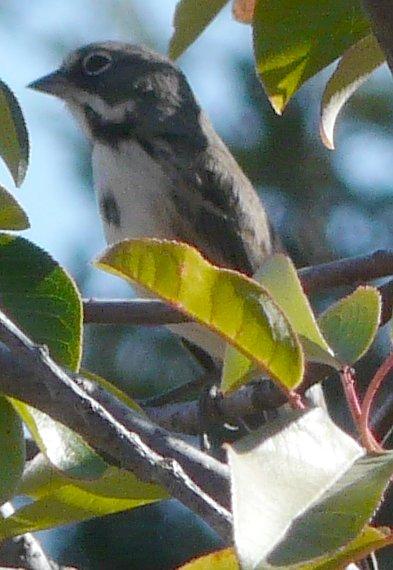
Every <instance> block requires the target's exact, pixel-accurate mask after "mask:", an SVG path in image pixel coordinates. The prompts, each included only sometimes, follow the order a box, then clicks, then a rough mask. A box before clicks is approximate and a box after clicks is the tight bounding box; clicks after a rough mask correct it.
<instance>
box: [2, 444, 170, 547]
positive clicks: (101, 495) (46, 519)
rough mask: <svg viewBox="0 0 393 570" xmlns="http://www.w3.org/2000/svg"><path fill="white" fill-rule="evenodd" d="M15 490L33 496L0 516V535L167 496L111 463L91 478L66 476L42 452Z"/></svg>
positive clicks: (31, 529) (141, 503)
mask: <svg viewBox="0 0 393 570" xmlns="http://www.w3.org/2000/svg"><path fill="white" fill-rule="evenodd" d="M18 491H19V493H20V494H24V495H28V496H30V497H33V498H34V499H36V500H35V501H34V502H33V503H32V504H30V505H28V506H27V507H22V508H21V509H19V510H18V511H17V512H16V513H15V514H14V515H13V516H12V517H9V518H8V519H6V520H5V521H1V520H0V537H1V538H5V537H10V536H15V535H18V534H21V533H25V532H29V531H36V530H44V529H47V528H53V527H54V526H59V525H64V524H68V523H71V522H73V523H74V522H80V521H83V520H87V519H89V518H92V517H96V516H103V515H109V514H112V513H116V512H119V511H124V510H127V509H132V508H136V507H139V506H143V505H146V504H149V503H151V502H154V501H158V500H162V499H167V498H169V497H168V493H167V492H166V491H165V490H164V489H163V488H162V487H160V486H159V485H155V484H152V483H143V482H141V481H139V480H138V479H137V478H136V477H135V475H133V474H132V473H130V472H129V471H124V470H121V469H117V468H116V467H112V466H111V467H108V468H107V469H106V471H105V472H104V473H103V474H102V476H101V477H100V478H99V479H96V480H94V481H81V480H74V479H69V478H67V477H65V476H64V475H62V474H61V473H59V472H58V471H57V470H56V469H53V467H52V466H51V464H50V463H49V462H48V460H47V459H46V457H45V456H44V455H43V454H38V455H37V456H36V457H35V458H34V459H33V460H32V461H30V462H29V464H28V465H27V468H26V470H25V473H24V474H23V480H22V483H21V485H20V486H19V489H18Z"/></svg>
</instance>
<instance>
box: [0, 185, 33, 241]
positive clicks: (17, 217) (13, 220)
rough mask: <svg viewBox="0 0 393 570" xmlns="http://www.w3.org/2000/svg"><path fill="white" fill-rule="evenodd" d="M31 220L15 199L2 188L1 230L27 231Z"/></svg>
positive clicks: (0, 191)
mask: <svg viewBox="0 0 393 570" xmlns="http://www.w3.org/2000/svg"><path fill="white" fill-rule="evenodd" d="M29 227H30V224H29V219H28V217H27V215H26V214H25V212H24V211H23V209H22V207H21V206H20V205H19V204H18V202H17V201H16V200H15V198H14V197H13V196H12V194H10V193H9V192H8V190H6V189H5V188H3V187H2V186H0V229H2V230H27V228H29Z"/></svg>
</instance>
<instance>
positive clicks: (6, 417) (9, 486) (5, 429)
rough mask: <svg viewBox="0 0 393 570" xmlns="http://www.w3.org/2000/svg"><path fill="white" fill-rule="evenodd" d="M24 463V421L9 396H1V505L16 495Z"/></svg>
mask: <svg viewBox="0 0 393 570" xmlns="http://www.w3.org/2000/svg"><path fill="white" fill-rule="evenodd" d="M24 464H25V441H24V436H23V428H22V422H21V420H20V418H19V417H18V415H17V414H16V413H15V410H14V409H13V407H12V405H11V404H10V403H9V402H8V400H7V398H5V397H4V396H0V505H2V504H3V503H5V502H6V501H8V500H9V499H11V498H12V497H13V496H14V492H15V490H16V488H17V486H18V484H19V481H20V478H21V477H22V473H23V467H24Z"/></svg>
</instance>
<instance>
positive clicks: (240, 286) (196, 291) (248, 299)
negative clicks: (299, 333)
mask: <svg viewBox="0 0 393 570" xmlns="http://www.w3.org/2000/svg"><path fill="white" fill-rule="evenodd" d="M97 266H98V267H100V268H102V269H104V270H106V271H109V272H111V273H114V274H116V275H118V276H120V277H123V278H125V279H129V280H133V281H137V282H138V283H139V284H140V285H142V286H143V287H145V288H146V289H148V290H149V291H152V292H153V293H155V294H156V295H159V296H160V297H162V298H163V299H164V300H166V301H168V302H169V303H171V304H173V305H174V306H175V307H176V308H177V309H179V310H181V311H182V312H184V313H186V314H187V315H189V316H190V317H192V318H193V319H194V320H196V321H198V322H200V323H201V324H204V325H206V326H208V327H209V328H210V329H211V330H213V331H214V332H217V333H218V334H221V335H222V336H223V337H224V338H225V339H226V340H227V341H228V342H230V343H231V344H233V345H234V346H236V347H237V348H238V349H239V350H241V351H242V352H243V353H244V354H245V355H246V356H247V357H249V358H251V359H252V360H253V361H254V362H255V363H256V364H257V365H258V366H260V367H261V368H262V369H264V370H265V371H266V372H267V373H268V374H269V375H270V376H271V377H272V378H273V379H275V380H276V381H277V382H278V383H280V384H281V386H282V387H283V388H284V389H293V388H295V387H296V386H298V384H299V383H300V382H301V379H302V375H303V356H302V351H301V347H300V345H299V342H298V340H297V337H296V335H295V334H294V332H293V331H292V329H291V327H290V325H289V323H288V321H287V319H286V317H285V316H284V314H283V313H282V312H281V311H280V309H279V308H278V307H277V306H276V305H275V303H274V302H273V301H272V299H271V298H270V296H269V295H268V294H267V292H266V291H265V290H264V289H263V287H261V286H260V285H258V283H256V282H255V281H253V280H252V279H248V278H247V277H245V276H243V275H241V274H240V273H237V272H235V271H230V270H228V269H219V268H218V267H215V266H214V265H212V264H210V263H209V262H208V261H206V260H205V259H204V258H203V257H202V255H201V254H200V253H199V252H198V251H197V250H196V249H194V248H193V247H191V246H189V245H186V244H180V243H176V242H168V241H160V240H155V239H141V240H127V241H124V242H121V243H119V244H116V245H114V246H113V247H111V248H109V249H108V250H107V251H106V252H104V254H103V255H102V256H101V257H100V258H99V260H98V262H97Z"/></svg>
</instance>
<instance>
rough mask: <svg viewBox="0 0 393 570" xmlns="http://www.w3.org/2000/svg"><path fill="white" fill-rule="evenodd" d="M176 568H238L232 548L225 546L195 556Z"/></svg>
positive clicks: (213, 569) (209, 569) (216, 569)
mask: <svg viewBox="0 0 393 570" xmlns="http://www.w3.org/2000/svg"><path fill="white" fill-rule="evenodd" d="M178 570H240V566H239V562H238V561H237V557H236V553H235V549H234V548H225V549H224V550H217V551H216V552H211V553H210V554H206V555H205V556H201V557H200V558H195V559H194V560H191V562H187V564H184V566H180V568H179V569H178Z"/></svg>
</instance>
